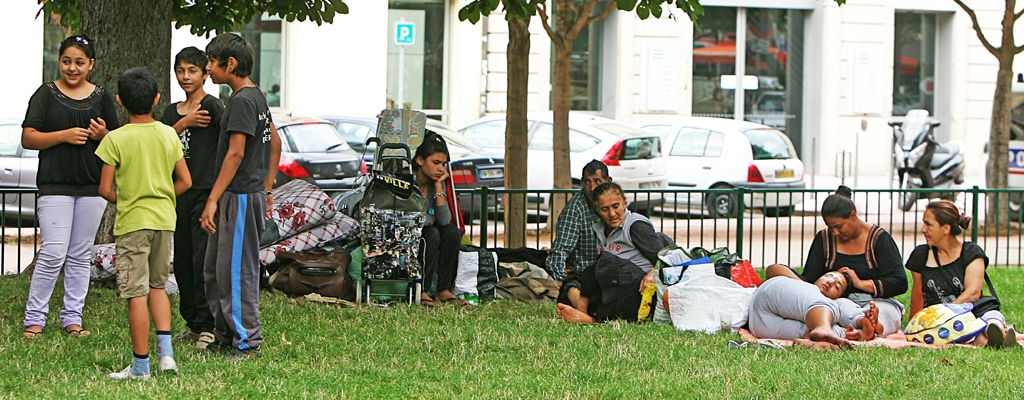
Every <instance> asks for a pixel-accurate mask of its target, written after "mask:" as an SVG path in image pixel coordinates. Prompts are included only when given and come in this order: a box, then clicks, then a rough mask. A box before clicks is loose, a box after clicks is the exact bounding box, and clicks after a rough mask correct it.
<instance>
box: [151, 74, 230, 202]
mask: <svg viewBox="0 0 1024 400" xmlns="http://www.w3.org/2000/svg"><path fill="white" fill-rule="evenodd" d="M199 109H200V110H206V111H208V112H209V113H210V124H209V125H207V126H206V127H205V128H199V127H195V128H185V129H183V130H182V131H181V133H179V134H178V139H181V150H182V153H183V154H184V155H185V164H186V165H188V170H189V173H190V174H191V175H192V189H211V188H213V183H214V182H216V181H217V173H218V172H219V170H218V169H217V168H216V166H217V139H218V138H219V137H220V123H221V119H222V118H224V105H223V104H221V103H220V99H218V98H216V97H214V96H211V95H209V94H208V95H206V97H203V99H202V100H200V102H199ZM183 117H184V115H181V114H178V103H173V104H168V105H167V108H165V109H164V113H163V115H161V116H160V122H163V123H164V124H166V125H167V126H174V124H175V123H177V122H178V120H180V119H182V118H183Z"/></svg>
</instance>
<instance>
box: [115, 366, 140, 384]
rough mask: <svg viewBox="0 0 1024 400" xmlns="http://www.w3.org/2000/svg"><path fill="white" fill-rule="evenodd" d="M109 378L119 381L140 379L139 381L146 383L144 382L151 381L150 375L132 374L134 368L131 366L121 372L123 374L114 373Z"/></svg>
mask: <svg viewBox="0 0 1024 400" xmlns="http://www.w3.org/2000/svg"><path fill="white" fill-rule="evenodd" d="M107 376H108V377H109V378H110V379H118V380H122V379H138V380H142V381H144V380H147V379H149V374H139V375H136V374H133V373H132V366H131V365H129V366H127V367H124V369H123V370H121V372H114V373H112V374H110V375H107Z"/></svg>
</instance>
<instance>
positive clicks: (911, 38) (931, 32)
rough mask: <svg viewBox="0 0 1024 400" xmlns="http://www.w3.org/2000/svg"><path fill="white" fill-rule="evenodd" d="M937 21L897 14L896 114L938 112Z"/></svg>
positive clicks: (919, 15)
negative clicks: (936, 105)
mask: <svg viewBox="0 0 1024 400" xmlns="http://www.w3.org/2000/svg"><path fill="white" fill-rule="evenodd" d="M935 20H936V15H935V14H930V13H909V12H897V13H896V25H895V30H896V38H895V42H894V46H893V49H894V54H893V74H892V80H893V82H892V87H893V96H892V115H907V111H909V110H913V109H924V110H928V112H929V113H931V114H934V113H935V95H934V94H935V42H936V28H935V27H936V25H935Z"/></svg>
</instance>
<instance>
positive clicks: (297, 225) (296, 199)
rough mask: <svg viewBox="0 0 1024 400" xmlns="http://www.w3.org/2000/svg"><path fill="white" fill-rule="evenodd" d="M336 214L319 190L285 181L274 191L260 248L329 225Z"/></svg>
mask: <svg viewBox="0 0 1024 400" xmlns="http://www.w3.org/2000/svg"><path fill="white" fill-rule="evenodd" d="M336 213H337V210H336V208H335V205H334V202H333V201H331V198H330V197H329V196H327V193H325V192H324V191H323V189H320V188H319V187H317V186H316V185H313V184H312V183H309V182H306V181H304V180H301V179H296V180H292V181H289V182H288V183H286V184H284V185H281V186H280V187H278V188H277V189H274V209H273V211H271V215H270V220H269V221H267V223H266V226H265V227H264V229H263V234H262V235H261V236H260V247H263V246H267V245H270V244H273V243H276V242H278V241H280V240H281V239H285V238H289V237H292V236H295V234H297V233H299V232H303V231H307V230H309V229H311V228H313V227H315V226H317V225H320V224H322V223H324V222H326V221H330V220H331V218H334V214H336Z"/></svg>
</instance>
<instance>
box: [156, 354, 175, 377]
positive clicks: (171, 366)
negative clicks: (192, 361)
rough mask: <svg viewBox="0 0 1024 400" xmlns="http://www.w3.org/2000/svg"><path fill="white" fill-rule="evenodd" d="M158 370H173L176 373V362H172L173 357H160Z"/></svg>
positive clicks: (162, 371)
mask: <svg viewBox="0 0 1024 400" xmlns="http://www.w3.org/2000/svg"><path fill="white" fill-rule="evenodd" d="M160 372H161V373H164V372H174V373H178V363H176V362H174V357H171V356H163V357H160Z"/></svg>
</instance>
